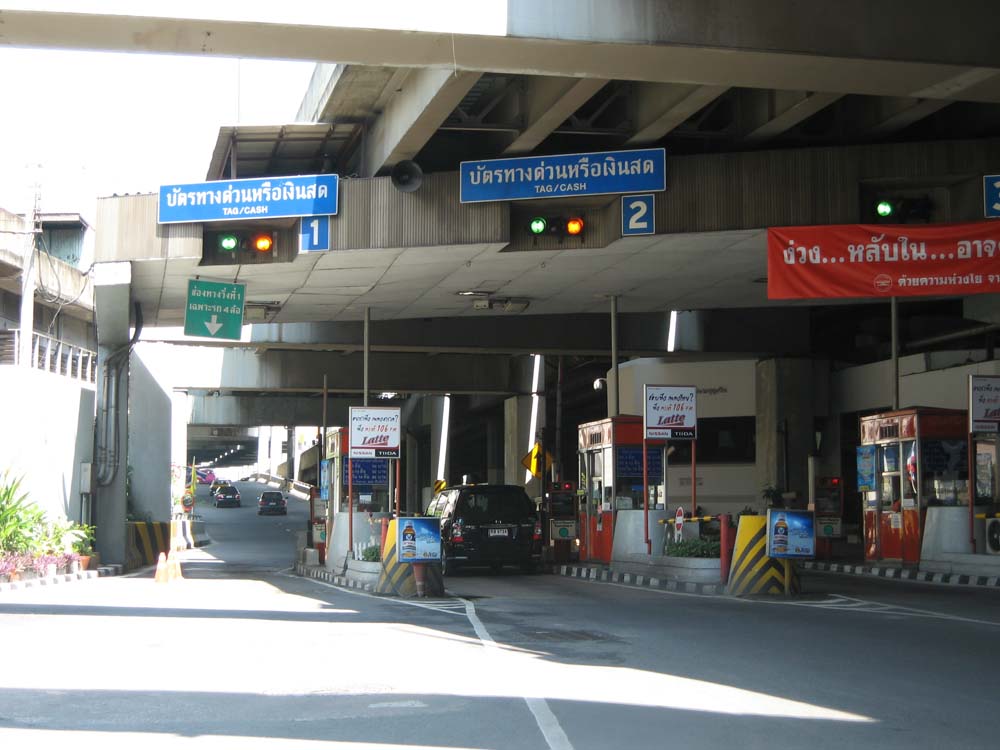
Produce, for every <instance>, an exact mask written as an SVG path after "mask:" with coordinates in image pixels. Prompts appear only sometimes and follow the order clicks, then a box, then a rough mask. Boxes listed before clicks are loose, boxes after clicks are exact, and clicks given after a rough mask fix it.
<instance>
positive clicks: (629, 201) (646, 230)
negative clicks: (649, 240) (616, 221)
mask: <svg viewBox="0 0 1000 750" xmlns="http://www.w3.org/2000/svg"><path fill="white" fill-rule="evenodd" d="M654 205H655V203H654V196H653V194H652V193H647V194H646V195H623V196H622V237H633V236H637V235H642V234H656V222H655V220H654V218H653V207H654Z"/></svg>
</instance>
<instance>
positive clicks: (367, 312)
mask: <svg viewBox="0 0 1000 750" xmlns="http://www.w3.org/2000/svg"><path fill="white" fill-rule="evenodd" d="M371 323H372V311H371V308H370V307H366V308H365V352H364V358H365V364H364V367H365V396H364V405H365V406H368V355H369V353H370V347H369V340H368V333H369V330H368V329H369V328H370V327H371Z"/></svg>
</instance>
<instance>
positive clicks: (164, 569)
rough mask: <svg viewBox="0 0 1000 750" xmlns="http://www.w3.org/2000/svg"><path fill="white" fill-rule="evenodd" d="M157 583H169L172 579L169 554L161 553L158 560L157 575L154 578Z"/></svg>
mask: <svg viewBox="0 0 1000 750" xmlns="http://www.w3.org/2000/svg"><path fill="white" fill-rule="evenodd" d="M153 580H155V581H156V582H157V583H168V582H169V581H170V571H169V570H168V566H167V556H166V555H165V554H163V553H162V552H161V553H160V558H159V559H158V560H157V561H156V576H155V577H154V579H153Z"/></svg>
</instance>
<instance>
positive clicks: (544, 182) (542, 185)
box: [459, 148, 667, 203]
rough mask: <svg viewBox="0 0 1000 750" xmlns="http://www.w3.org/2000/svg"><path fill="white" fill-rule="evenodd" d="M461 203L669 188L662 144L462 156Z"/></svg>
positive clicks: (665, 158) (641, 191)
mask: <svg viewBox="0 0 1000 750" xmlns="http://www.w3.org/2000/svg"><path fill="white" fill-rule="evenodd" d="M459 176H460V178H461V183H460V189H459V199H460V200H461V202H462V203H483V202H486V201H510V200H530V199H533V198H564V197H567V196H576V195H609V194H614V193H644V192H649V191H653V190H666V189H667V156H666V151H664V149H662V148H644V149H636V150H634V151H600V152H595V153H587V154H555V155H552V156H520V157H513V158H510V159H486V160H483V161H463V162H462V164H461V165H460V167H459Z"/></svg>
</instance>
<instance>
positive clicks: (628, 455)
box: [615, 446, 663, 480]
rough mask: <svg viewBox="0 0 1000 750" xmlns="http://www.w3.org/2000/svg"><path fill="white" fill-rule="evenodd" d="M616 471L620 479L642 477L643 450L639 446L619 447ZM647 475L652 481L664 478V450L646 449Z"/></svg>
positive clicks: (660, 448) (658, 447) (659, 448)
mask: <svg viewBox="0 0 1000 750" xmlns="http://www.w3.org/2000/svg"><path fill="white" fill-rule="evenodd" d="M617 451H618V458H617V461H616V462H615V470H616V471H617V475H618V476H619V477H641V476H642V448H640V447H638V446H628V447H626V446H618V448H617ZM646 473H647V475H648V476H649V478H650V479H657V480H659V479H662V478H663V448H662V447H660V446H656V447H655V448H647V449H646Z"/></svg>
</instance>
